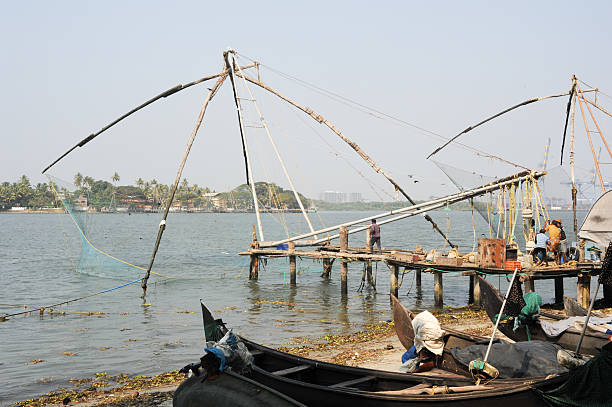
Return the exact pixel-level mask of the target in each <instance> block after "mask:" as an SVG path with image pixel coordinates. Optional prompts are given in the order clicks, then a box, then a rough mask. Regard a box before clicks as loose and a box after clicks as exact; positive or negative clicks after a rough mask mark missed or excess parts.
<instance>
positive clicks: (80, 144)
mask: <svg viewBox="0 0 612 407" xmlns="http://www.w3.org/2000/svg"><path fill="white" fill-rule="evenodd" d="M255 66H258V64H256V63H253V64H248V65H244V66H242V67H241V68H242V69H248V68H253V67H255ZM224 74H225V72H220V73H217V74H214V75H209V76H205V77H203V78H200V79H196V80H195V81H192V82H189V83H186V84H184V85H182V84H180V83H179V84H178V85H176V86H173V87H172V88H170V89H168V90H165V91H163V92H162V93H160V94H159V95H157V96H154V97H152V98H151V99H149V100H147V101H146V102H144V103H142V104H141V105H139V106H137V107H135V108H134V109H132V110H130V111H129V112H127V113H125V114H123V115H121V116H120V117H119V118H118V119H115V120H113V121H112V122H110V123H109V124H107V125H106V126H104V127H102V128H101V129H100V130H98V131H97V132H95V133H92V134H90V135H89V136H87V137H85V138H84V139H83V140H81V141H79V142H78V143H77V144H76V145H74V146H73V147H72V148H71V149H69V150H68V151H66V152H65V153H64V154H62V155H61V156H60V157H59V158H57V159H56V160H55V161H53V162H52V163H51V164H49V165H48V166H47V167H46V168H45V169H44V170H43V171H42V173H43V174H44V173H45V172H47V170H49V169H50V168H51V167H53V166H54V165H55V164H57V163H58V162H59V161H60V160H61V159H62V158H64V157H66V156H67V155H68V154H70V153H71V152H72V151H73V150H74V149H76V148H77V147H83V146H84V145H85V144H87V143H89V142H90V141H91V140H93V139H94V138H96V137H98V136H99V135H100V134H102V133H104V132H105V131H106V130H108V129H110V128H111V127H113V126H114V125H115V124H117V123H119V122H120V121H122V120H123V119H125V118H127V117H128V116H131V115H132V114H134V113H136V112H137V111H139V110H141V109H143V108H145V107H147V106H148V105H150V104H151V103H153V102H156V101H157V100H159V99H163V98H167V97H168V96H172V95H174V94H175V93H178V92H180V91H182V90H185V89H187V88H189V87H191V86H194V85H197V84H200V83H202V82H206V81H208V80H211V79H215V78H219V77H220V76H222V75H224Z"/></svg>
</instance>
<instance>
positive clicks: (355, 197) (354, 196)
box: [348, 192, 363, 202]
mask: <svg viewBox="0 0 612 407" xmlns="http://www.w3.org/2000/svg"><path fill="white" fill-rule="evenodd" d="M362 201H363V198H362V197H361V192H351V193H349V196H348V202H362Z"/></svg>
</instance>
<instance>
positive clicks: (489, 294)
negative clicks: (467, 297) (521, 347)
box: [477, 276, 608, 355]
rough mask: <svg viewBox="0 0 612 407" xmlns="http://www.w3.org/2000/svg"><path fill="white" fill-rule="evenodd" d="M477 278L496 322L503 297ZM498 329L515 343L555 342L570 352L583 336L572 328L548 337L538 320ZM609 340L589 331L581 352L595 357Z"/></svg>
mask: <svg viewBox="0 0 612 407" xmlns="http://www.w3.org/2000/svg"><path fill="white" fill-rule="evenodd" d="M477 278H478V279H479V281H480V296H481V301H482V305H483V307H484V308H485V311H486V312H487V315H488V316H489V318H490V319H491V321H495V316H496V315H497V314H498V313H499V310H500V308H501V304H502V302H503V296H502V295H501V293H500V292H499V290H497V288H495V286H493V285H492V284H491V283H489V282H488V281H487V280H485V279H483V278H482V277H480V276H478V277H477ZM542 317H544V318H549V319H557V320H560V319H563V317H561V316H559V315H555V314H552V313H546V312H541V317H540V318H542ZM498 328H499V330H500V331H501V332H502V333H503V334H504V335H506V336H507V337H508V338H510V339H512V340H513V341H515V342H521V341H527V340H528V339H529V338H531V340H540V341H548V342H554V343H556V344H558V345H560V346H562V347H563V348H565V349H569V350H576V346H577V345H578V341H579V340H580V334H581V331H579V330H578V329H576V328H574V327H570V328H568V329H566V330H565V331H564V332H563V333H562V334H560V335H558V336H554V337H550V336H548V335H546V333H545V332H544V330H543V329H542V326H541V325H540V321H539V320H538V319H536V320H534V321H532V322H530V323H528V325H527V326H525V325H522V326H520V327H519V328H518V329H517V330H516V331H515V330H514V329H513V328H514V321H512V320H508V321H500V323H499V326H498ZM527 328H528V329H529V336H528V333H527ZM607 340H608V335H605V334H602V333H600V332H591V331H587V332H586V334H585V336H584V340H583V342H582V346H581V348H580V352H581V353H584V354H587V355H595V354H597V353H599V351H600V350H601V348H602V347H603V346H604V345H605V344H606V343H607Z"/></svg>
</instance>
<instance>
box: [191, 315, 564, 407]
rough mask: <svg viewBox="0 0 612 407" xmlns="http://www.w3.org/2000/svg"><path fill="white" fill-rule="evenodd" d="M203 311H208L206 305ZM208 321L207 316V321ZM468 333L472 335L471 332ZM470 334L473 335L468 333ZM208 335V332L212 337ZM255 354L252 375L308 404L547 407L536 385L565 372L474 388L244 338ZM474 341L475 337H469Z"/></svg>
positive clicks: (544, 386)
mask: <svg viewBox="0 0 612 407" xmlns="http://www.w3.org/2000/svg"><path fill="white" fill-rule="evenodd" d="M202 307H203V310H204V309H205V307H204V305H202ZM207 315H209V316H210V313H209V312H205V313H204V324H205V332H206V333H207V335H208V334H213V336H215V337H218V334H215V333H214V332H213V329H211V327H213V324H214V325H216V326H217V327H219V330H220V331H221V333H222V332H223V330H224V329H225V327H224V325H223V324H222V322H221V321H220V320H216V321H215V320H212V319H211V318H212V317H208V318H207ZM207 319H208V320H207ZM466 336H467V335H466ZM467 337H468V338H469V336H467ZM208 338H209V336H207V339H208ZM241 340H242V341H243V342H244V343H245V344H246V346H247V348H248V349H249V351H250V352H251V354H252V355H253V356H254V358H255V359H254V362H253V366H252V369H251V371H250V373H248V374H247V377H248V378H250V379H252V380H254V381H256V382H257V383H260V384H263V385H265V386H267V387H270V388H272V389H275V390H277V391H279V392H281V393H283V394H285V395H287V396H289V397H291V398H293V399H295V400H298V401H299V402H301V403H304V404H306V405H308V406H317V407H324V406H334V407H335V406H339V405H340V406H341V405H352V404H354V405H359V406H360V407H361V406H396V405H405V404H410V405H411V406H432V405H436V406H476V405H478V406H482V405H492V404H493V403H496V405H499V406H513V407H515V405H516V404H517V403H520V404H521V407H527V406H544V405H546V404H545V403H544V401H543V400H541V399H540V398H539V396H538V395H537V394H536V392H535V391H534V389H538V390H540V391H546V390H549V389H553V388H556V387H558V386H559V385H560V384H561V383H563V382H564V380H565V379H566V376H567V375H565V374H562V375H555V376H552V377H540V378H529V379H528V380H527V379H498V380H494V381H492V382H491V383H488V384H486V385H480V386H474V385H473V383H474V382H473V379H472V378H471V377H466V376H461V375H458V374H457V372H453V371H452V369H451V371H450V372H446V374H445V375H433V374H432V375H429V374H404V373H395V372H385V371H380V370H373V369H364V368H358V367H350V366H342V365H336V364H332V363H326V362H321V361H317V360H312V359H307V358H303V357H300V356H295V355H291V354H287V353H283V352H279V351H276V350H274V349H270V348H268V347H266V346H263V345H260V344H257V343H255V342H253V341H250V340H248V339H246V338H243V337H241ZM466 343H469V344H473V343H474V340H468V339H466Z"/></svg>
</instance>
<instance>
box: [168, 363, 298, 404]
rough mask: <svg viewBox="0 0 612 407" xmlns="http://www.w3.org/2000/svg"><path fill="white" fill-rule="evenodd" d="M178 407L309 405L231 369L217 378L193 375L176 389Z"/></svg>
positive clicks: (174, 402) (173, 398) (173, 399)
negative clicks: (211, 378) (209, 378)
mask: <svg viewBox="0 0 612 407" xmlns="http://www.w3.org/2000/svg"><path fill="white" fill-rule="evenodd" d="M172 405H173V406H175V407H205V406H211V407H212V406H215V407H236V406H243V407H306V406H305V405H304V404H302V403H300V402H297V401H295V400H293V399H291V398H290V397H288V396H286V395H284V394H282V393H280V392H278V391H276V390H274V389H271V388H269V387H266V386H264V385H262V384H261V383H257V382H256V381H254V380H252V379H249V378H248V377H244V376H242V375H239V374H237V373H233V372H231V371H226V372H224V373H223V374H221V375H220V376H218V377H217V378H215V380H208V379H207V378H205V377H203V376H191V377H190V378H189V379H187V380H185V381H184V382H183V383H181V385H180V386H179V387H178V388H177V389H176V390H175V391H174V396H173V397H172Z"/></svg>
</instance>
